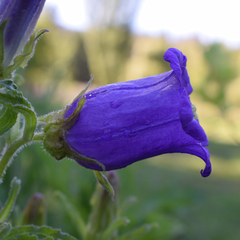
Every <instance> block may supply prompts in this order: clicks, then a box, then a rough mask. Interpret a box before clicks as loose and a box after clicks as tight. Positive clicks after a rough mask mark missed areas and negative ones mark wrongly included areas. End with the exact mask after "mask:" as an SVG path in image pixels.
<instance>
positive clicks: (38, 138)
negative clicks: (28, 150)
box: [32, 132, 45, 141]
mask: <svg viewBox="0 0 240 240" xmlns="http://www.w3.org/2000/svg"><path fill="white" fill-rule="evenodd" d="M44 136H45V133H43V132H39V133H35V134H34V136H33V139H32V140H33V141H43V139H44Z"/></svg>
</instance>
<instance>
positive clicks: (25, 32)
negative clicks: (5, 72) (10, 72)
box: [0, 0, 46, 67]
mask: <svg viewBox="0 0 240 240" xmlns="http://www.w3.org/2000/svg"><path fill="white" fill-rule="evenodd" d="M45 1H46V0H2V1H1V3H0V25H3V24H4V23H5V21H6V20H8V22H7V23H6V26H5V28H4V31H3V47H4V57H3V62H2V65H3V67H6V66H8V65H9V64H10V63H11V62H12V61H13V59H14V57H15V56H17V55H18V54H20V53H21V51H22V49H23V47H24V46H25V44H26V43H27V41H28V39H29V37H30V36H31V34H32V32H33V30H34V28H35V26H36V23H37V20H38V18H39V16H40V13H41V11H42V9H43V5H44V3H45Z"/></svg>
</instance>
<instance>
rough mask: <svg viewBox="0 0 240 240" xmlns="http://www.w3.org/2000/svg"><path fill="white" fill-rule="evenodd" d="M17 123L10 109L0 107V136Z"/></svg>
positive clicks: (15, 114) (13, 112)
mask: <svg viewBox="0 0 240 240" xmlns="http://www.w3.org/2000/svg"><path fill="white" fill-rule="evenodd" d="M16 121H17V113H16V111H14V109H13V108H12V107H6V106H4V105H2V104H1V106H0V136H1V135H3V134H4V133H5V132H6V131H8V130H9V129H10V128H11V127H12V126H13V125H14V124H15V123H16Z"/></svg>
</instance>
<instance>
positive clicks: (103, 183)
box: [94, 171, 115, 198]
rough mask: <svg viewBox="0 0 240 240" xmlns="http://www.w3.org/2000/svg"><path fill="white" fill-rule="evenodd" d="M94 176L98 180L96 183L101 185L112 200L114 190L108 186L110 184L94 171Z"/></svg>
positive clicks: (102, 175)
mask: <svg viewBox="0 0 240 240" xmlns="http://www.w3.org/2000/svg"><path fill="white" fill-rule="evenodd" d="M94 174H95V176H96V178H97V180H98V182H99V183H100V184H101V185H102V187H104V188H105V189H106V190H107V191H108V192H109V194H110V195H111V197H112V198H114V196H115V193H114V189H113V187H112V185H111V184H110V182H109V181H108V179H107V178H106V176H105V175H104V174H103V173H102V172H99V171H94Z"/></svg>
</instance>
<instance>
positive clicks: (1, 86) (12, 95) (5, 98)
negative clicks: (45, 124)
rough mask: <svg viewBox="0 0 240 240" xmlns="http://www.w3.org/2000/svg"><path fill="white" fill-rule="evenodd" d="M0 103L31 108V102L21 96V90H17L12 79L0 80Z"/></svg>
mask: <svg viewBox="0 0 240 240" xmlns="http://www.w3.org/2000/svg"><path fill="white" fill-rule="evenodd" d="M0 103H2V104H4V105H16V104H18V105H24V106H26V107H28V108H31V104H30V103H29V102H28V100H27V99H26V98H25V97H23V94H22V92H21V91H18V90H17V86H16V84H14V83H13V81H12V80H2V81H0Z"/></svg>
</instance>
